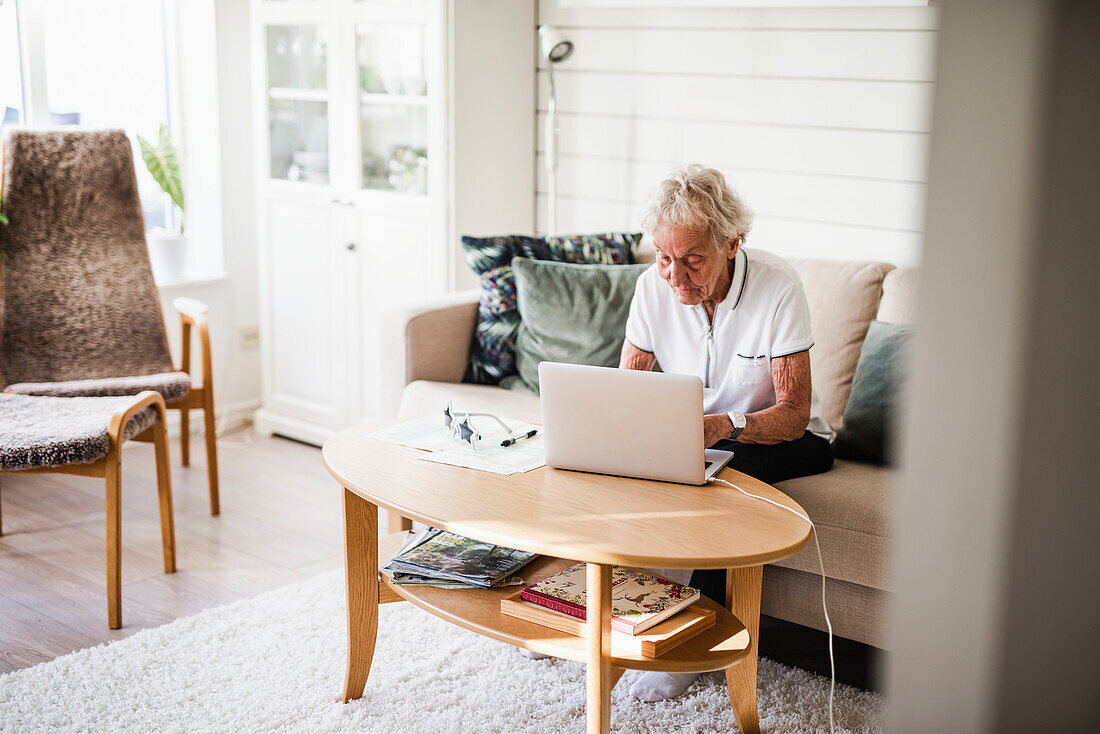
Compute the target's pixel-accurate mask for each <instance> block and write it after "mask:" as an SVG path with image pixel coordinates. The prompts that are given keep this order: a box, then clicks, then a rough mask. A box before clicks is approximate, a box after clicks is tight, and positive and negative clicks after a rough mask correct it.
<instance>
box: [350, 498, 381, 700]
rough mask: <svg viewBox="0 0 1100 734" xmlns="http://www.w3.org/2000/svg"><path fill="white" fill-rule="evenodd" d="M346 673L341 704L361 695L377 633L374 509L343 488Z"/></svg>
mask: <svg viewBox="0 0 1100 734" xmlns="http://www.w3.org/2000/svg"><path fill="white" fill-rule="evenodd" d="M344 568H345V573H346V577H347V588H348V670H347V676H346V677H345V678H344V695H343V701H344V703H347V702H348V701H350V700H352V699H353V698H359V697H360V696H362V695H363V687H364V686H366V684H367V676H368V675H369V674H370V664H371V660H372V659H373V658H374V643H375V639H376V637H377V633H378V507H377V506H375V505H374V504H372V503H370V502H368V501H367V500H365V499H363V498H362V497H360V496H359V495H357V494H355V493H354V492H352V491H351V490H350V489H348V488H346V487H345V488H344Z"/></svg>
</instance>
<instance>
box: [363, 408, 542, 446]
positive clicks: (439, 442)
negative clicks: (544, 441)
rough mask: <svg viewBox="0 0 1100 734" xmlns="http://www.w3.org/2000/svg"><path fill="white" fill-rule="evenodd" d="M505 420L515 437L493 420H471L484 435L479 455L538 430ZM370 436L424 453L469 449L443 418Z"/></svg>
mask: <svg viewBox="0 0 1100 734" xmlns="http://www.w3.org/2000/svg"><path fill="white" fill-rule="evenodd" d="M502 420H503V421H504V423H505V424H506V425H507V426H508V427H509V428H511V429H512V431H513V433H512V434H509V433H508V431H505V430H504V429H503V428H501V427H500V426H499V425H497V422H496V421H494V420H493V419H492V418H485V417H482V416H475V417H473V418H471V421H472V422H473V424H474V427H475V428H476V429H477V430H478V431H479V432H480V433H481V441H480V442H479V443H478V448H477V450H478V451H479V452H480V451H482V450H484V449H483V447H489V446H499V445H500V442H501V441H503V440H504V439H506V438H508V436H509V435H513V434H514V435H522V434H524V433H526V432H527V431H529V430H531V429H532V428H537V426H535V425H533V424H531V423H525V422H523V421H519V420H515V419H509V418H504V419H502ZM368 435H369V436H370V437H371V438H377V439H379V440H380V441H389V442H390V443H396V444H400V445H402V446H411V447H412V448H414V449H423V450H424V451H443V450H446V449H453V448H458V447H460V446H465V445H466V444H464V443H462V441H459V440H458V439H454V438H451V434H450V433H449V432H448V431H447V429H446V428H444V427H443V416H442V415H440V416H439V417H438V418H415V419H413V420H410V421H404V422H402V423H397V424H395V425H392V426H387V427H386V428H380V429H379V430H377V431H375V432H374V433H371V434H368ZM520 443H523V442H522V441H521V442H520Z"/></svg>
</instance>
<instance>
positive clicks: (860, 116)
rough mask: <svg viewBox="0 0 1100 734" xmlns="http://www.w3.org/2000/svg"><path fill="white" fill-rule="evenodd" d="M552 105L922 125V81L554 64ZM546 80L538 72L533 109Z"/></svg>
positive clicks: (742, 118) (928, 101)
mask: <svg viewBox="0 0 1100 734" xmlns="http://www.w3.org/2000/svg"><path fill="white" fill-rule="evenodd" d="M554 75H555V77H556V78H557V84H558V112H567V113H579V114H585V115H615V116H620V117H621V116H629V117H649V118H656V119H663V120H686V121H698V120H703V121H712V122H714V121H717V122H740V123H746V122H753V123H761V124H769V125H781V126H792V125H793V126H800V127H836V128H844V129H850V130H892V131H899V132H928V131H929V130H930V126H931V110H932V85H931V84H929V83H926V82H881V81H877V82H876V81H871V82H863V81H850V80H836V79H755V78H745V77H722V76H705V75H702V74H700V75H666V74H648V75H647V74H635V73H632V72H583V71H572V70H569V69H565V68H561V69H556V70H555V72H554ZM549 94H550V83H549V81H548V80H547V78H546V73H545V72H539V97H538V99H539V108H538V109H539V111H540V112H545V111H546V104H547V100H548V99H549Z"/></svg>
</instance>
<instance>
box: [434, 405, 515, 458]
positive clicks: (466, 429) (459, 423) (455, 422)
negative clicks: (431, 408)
mask: <svg viewBox="0 0 1100 734" xmlns="http://www.w3.org/2000/svg"><path fill="white" fill-rule="evenodd" d="M471 418H492V419H493V420H495V421H496V422H497V424H498V425H500V427H501V428H503V429H504V430H505V431H507V432H508V435H509V436H511V435H512V433H513V431H512V429H511V428H509V427H508V424H507V423H505V422H504V421H502V420H501V419H500V418H497V417H496V416H495V415H493V414H492V413H463V414H462V417H461V418H459V417H458V416H457V415H456V414H455V411H454V409H453V408H451V404H450V403H447V405H446V406H444V408H443V427H444V428H446V429H447V430H448V431H450V432H451V438H455V439H458V440H459V441H465V442H466V443H468V444H469V445H470V448H472V449H477V443H478V441H480V440H481V432H480V431H478V430H477V429H476V428H474V424H473V421H471V420H470V419H471Z"/></svg>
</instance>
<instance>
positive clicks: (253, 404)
mask: <svg viewBox="0 0 1100 734" xmlns="http://www.w3.org/2000/svg"><path fill="white" fill-rule="evenodd" d="M258 407H260V401H259V400H242V401H240V402H236V403H230V404H229V405H218V404H216V403H215V406H214V420H215V422H216V425H217V431H218V434H219V435H222V434H225V433H228V432H230V431H235V430H237V429H239V428H243V427H246V426H249V425H251V424H252V414H253V413H255V412H256V408H258ZM205 428H206V426H205V421H204V420H203V415H202V411H201V410H192V411H191V435H192V436H202V435H204V434H205V433H206V430H205ZM168 435H169V436H170V437H172V438H178V437H179V435H180V412H179V411H178V410H169V411H168Z"/></svg>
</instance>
